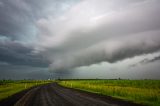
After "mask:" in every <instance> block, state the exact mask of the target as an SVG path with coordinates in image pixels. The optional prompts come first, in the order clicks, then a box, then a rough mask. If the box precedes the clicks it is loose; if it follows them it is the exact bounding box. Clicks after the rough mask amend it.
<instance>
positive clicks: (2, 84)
mask: <svg viewBox="0 0 160 106" xmlns="http://www.w3.org/2000/svg"><path fill="white" fill-rule="evenodd" d="M50 82H53V81H52V80H50V81H48V80H18V81H13V80H0V100H2V99H4V98H7V97H9V96H11V95H13V94H15V93H17V92H20V91H22V90H25V89H28V88H30V87H33V86H37V85H41V84H46V83H50Z"/></svg>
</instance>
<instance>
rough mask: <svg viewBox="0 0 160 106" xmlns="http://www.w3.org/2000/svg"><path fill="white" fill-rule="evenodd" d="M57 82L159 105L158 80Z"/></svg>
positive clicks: (159, 81)
mask: <svg viewBox="0 0 160 106" xmlns="http://www.w3.org/2000/svg"><path fill="white" fill-rule="evenodd" d="M58 83H59V84H60V85H62V86H65V87H70V88H76V89H80V90H84V91H88V92H93V93H98V94H102V95H108V96H112V97H116V98H121V99H125V100H129V101H133V102H136V103H141V104H146V105H149V106H160V80H66V81H65V80H64V81H59V82H58Z"/></svg>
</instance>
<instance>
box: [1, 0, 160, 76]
mask: <svg viewBox="0 0 160 106" xmlns="http://www.w3.org/2000/svg"><path fill="white" fill-rule="evenodd" d="M159 13H160V1H159V0H120V1H117V0H34V1H33V0H0V79H4V78H7V79H8V78H10V79H24V78H25V79H28V78H30V79H32V78H34V79H46V78H51V77H52V78H58V77H61V78H106V79H107V78H119V77H121V78H130V79H146V78H148V79H158V78H160V71H159V68H160V15H159Z"/></svg>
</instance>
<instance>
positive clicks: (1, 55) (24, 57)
mask: <svg viewBox="0 0 160 106" xmlns="http://www.w3.org/2000/svg"><path fill="white" fill-rule="evenodd" d="M32 51H33V49H32V48H31V47H29V46H26V45H25V44H21V43H18V42H14V41H5V42H0V62H4V63H8V64H11V65H28V66H33V67H47V66H48V64H49V61H47V60H45V59H44V58H43V57H42V56H41V55H39V54H34V53H33V52H32Z"/></svg>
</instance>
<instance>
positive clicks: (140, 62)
mask: <svg viewBox="0 0 160 106" xmlns="http://www.w3.org/2000/svg"><path fill="white" fill-rule="evenodd" d="M159 60H160V56H155V57H153V58H152V59H148V58H145V59H143V60H141V61H139V62H138V63H135V64H132V65H130V66H129V67H136V66H138V65H145V64H148V63H153V62H157V61H159Z"/></svg>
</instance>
